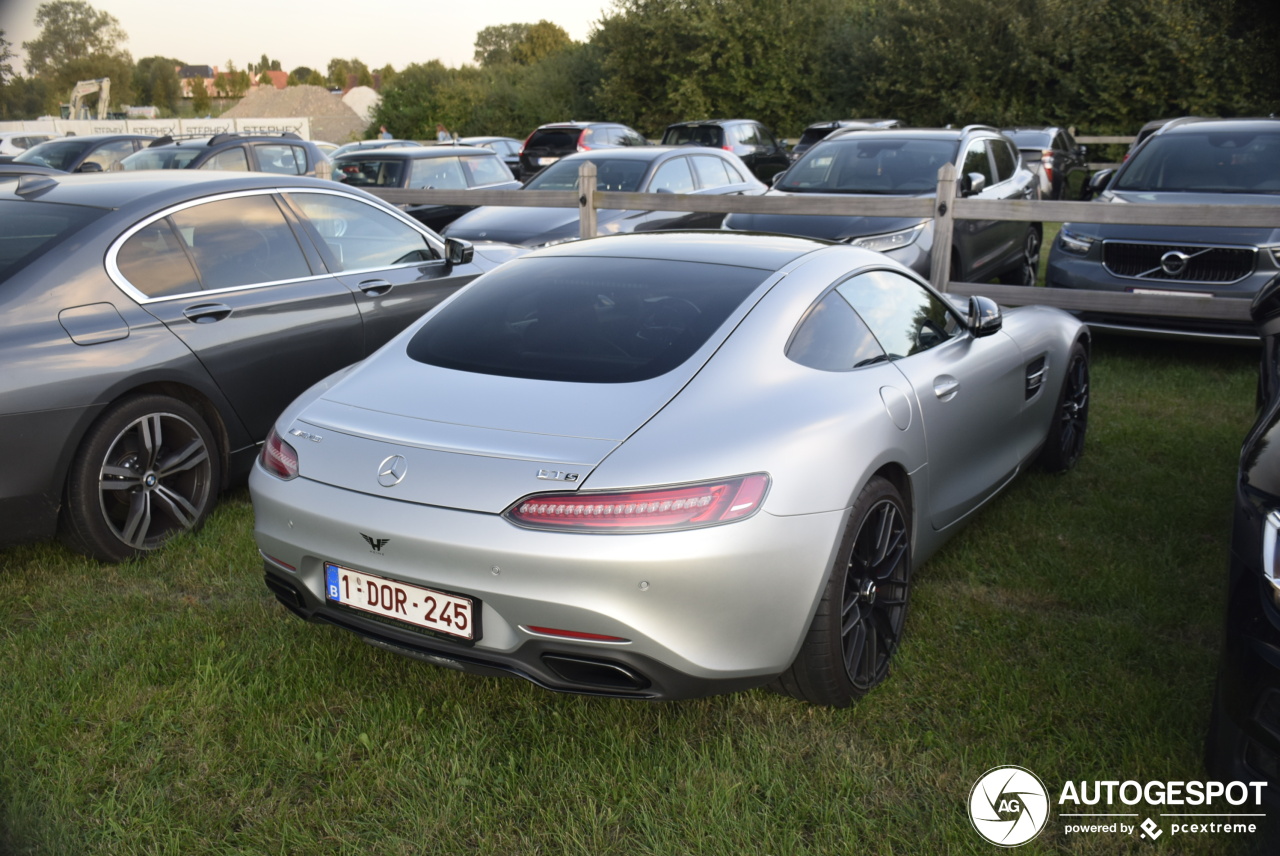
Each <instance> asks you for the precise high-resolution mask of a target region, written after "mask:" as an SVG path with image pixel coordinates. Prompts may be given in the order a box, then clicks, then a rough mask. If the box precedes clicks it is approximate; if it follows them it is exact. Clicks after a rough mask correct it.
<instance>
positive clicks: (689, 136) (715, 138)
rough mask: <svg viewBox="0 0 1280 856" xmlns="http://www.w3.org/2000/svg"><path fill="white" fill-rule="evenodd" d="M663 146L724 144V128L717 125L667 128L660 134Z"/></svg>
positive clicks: (714, 145) (718, 145) (717, 146)
mask: <svg viewBox="0 0 1280 856" xmlns="http://www.w3.org/2000/svg"><path fill="white" fill-rule="evenodd" d="M662 144H663V145H664V146H684V145H696V146H711V147H713V148H719V147H720V146H723V145H724V130H723V129H722V128H721V127H720V126H719V125H683V126H681V127H678V128H668V129H667V132H666V133H665V134H663V135H662Z"/></svg>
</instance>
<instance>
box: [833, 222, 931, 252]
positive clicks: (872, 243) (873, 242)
mask: <svg viewBox="0 0 1280 856" xmlns="http://www.w3.org/2000/svg"><path fill="white" fill-rule="evenodd" d="M925 225H926V224H925V223H917V224H916V225H914V226H912V227H911V228H910V229H903V230H902V231H900V232H889V233H888V234H885V235H868V236H867V237H865V238H850V239H849V244H850V245H852V246H855V247H862V248H863V249H864V250H875V251H876V252H878V253H887V252H889V251H890V250H899V249H902V248H903V247H909V246H911V245H912V244H914V243H915V242H916V238H919V237H920V233H921V232H923V231H924V227H925Z"/></svg>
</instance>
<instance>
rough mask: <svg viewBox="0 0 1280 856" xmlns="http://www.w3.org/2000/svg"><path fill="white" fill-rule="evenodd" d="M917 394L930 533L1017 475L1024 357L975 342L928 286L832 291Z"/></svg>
mask: <svg viewBox="0 0 1280 856" xmlns="http://www.w3.org/2000/svg"><path fill="white" fill-rule="evenodd" d="M836 290H837V291H838V292H839V293H840V294H841V296H843V297H844V298H845V299H846V300H847V301H848V302H849V304H850V305H851V306H853V308H854V309H855V310H856V311H857V313H858V315H859V316H861V318H862V320H863V321H864V322H865V323H866V325H867V327H869V328H870V329H871V331H872V333H873V334H875V336H876V339H877V340H878V341H879V343H880V346H881V348H883V349H884V352H885V354H886V355H888V358H889V359H890V360H892V361H893V363H894V365H895V366H896V367H897V369H898V371H900V372H901V373H902V375H903V377H904V378H906V380H907V382H908V383H909V384H910V385H911V387H912V389H913V391H914V392H915V398H916V402H917V404H918V406H919V408H920V413H921V416H922V421H923V422H924V433H925V443H926V447H927V450H928V452H927V453H928V461H929V463H928V485H929V486H928V517H927V519H928V520H929V522H930V524H931V525H932V526H933V528H934V529H943V528H945V527H947V526H949V525H951V524H952V523H955V522H956V521H958V520H959V519H961V518H962V517H964V516H965V515H966V514H968V513H969V512H971V511H973V510H974V509H975V508H977V507H978V506H979V505H981V504H982V503H983V502H984V501H985V500H986V499H988V498H989V497H990V496H991V495H992V494H994V493H995V492H996V491H997V490H999V489H1000V487H1001V486H1003V485H1004V484H1005V483H1006V482H1007V481H1009V479H1011V478H1013V476H1014V475H1015V474H1016V473H1017V470H1018V452H1017V444H1016V443H1015V442H1014V441H1015V439H1016V436H1017V430H1018V427H1019V423H1018V417H1019V414H1020V413H1021V412H1022V403H1023V398H1024V396H1023V388H1024V386H1023V378H1022V352H1021V350H1020V349H1019V348H1018V346H1017V344H1016V343H1015V342H1014V341H1013V340H1012V339H1011V338H1009V337H1008V336H1007V335H1005V334H1004V333H1002V332H996V333H994V334H992V335H989V336H985V337H983V338H975V337H974V336H972V335H971V334H970V333H969V331H968V330H967V329H966V327H965V326H964V324H963V323H962V322H961V321H960V319H959V318H958V317H957V316H956V314H955V313H954V312H953V311H952V310H951V309H950V308H949V307H948V306H947V305H946V304H945V303H944V302H943V301H942V300H941V299H939V298H938V297H936V296H935V295H934V294H933V293H932V292H930V291H929V290H928V289H927V288H926V287H925V286H923V285H922V284H920V283H919V282H916V281H915V280H913V279H911V278H910V277H908V276H906V275H904V274H902V273H899V272H898V271H893V270H873V271H867V272H865V273H861V274H858V275H857V276H854V277H852V278H850V279H849V280H846V281H845V282H844V283H841V284H840V285H839V286H837V289H836Z"/></svg>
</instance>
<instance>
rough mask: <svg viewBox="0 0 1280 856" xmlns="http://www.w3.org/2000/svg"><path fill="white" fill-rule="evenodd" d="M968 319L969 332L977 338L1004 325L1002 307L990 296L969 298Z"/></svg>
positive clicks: (989, 333) (987, 334)
mask: <svg viewBox="0 0 1280 856" xmlns="http://www.w3.org/2000/svg"><path fill="white" fill-rule="evenodd" d="M966 320H967V321H968V324H969V332H970V333H972V334H973V338H975V339H981V338H982V337H983V336H990V335H991V334H992V333H995V332H997V331H999V329H1000V328H1001V327H1002V326H1003V325H1004V316H1002V315H1001V314H1000V307H999V306H998V305H996V302H995V301H994V300H992V299H991V298H989V297H978V296H977V295H975V296H973V297H970V298H969V317H968V319H966Z"/></svg>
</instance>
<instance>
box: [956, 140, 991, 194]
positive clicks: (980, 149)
mask: <svg viewBox="0 0 1280 856" xmlns="http://www.w3.org/2000/svg"><path fill="white" fill-rule="evenodd" d="M971 172H976V173H977V174H978V175H981V176H984V177H985V178H986V179H987V186H988V187H990V186H991V185H993V184H995V177H994V176H993V175H992V174H991V159H990V158H988V157H987V142H986V140H977V141H975V142H972V143H970V144H969V149H968V151H966V152H965V153H964V168H963V169H961V170H960V174H961V175H968V174H969V173H971Z"/></svg>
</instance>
